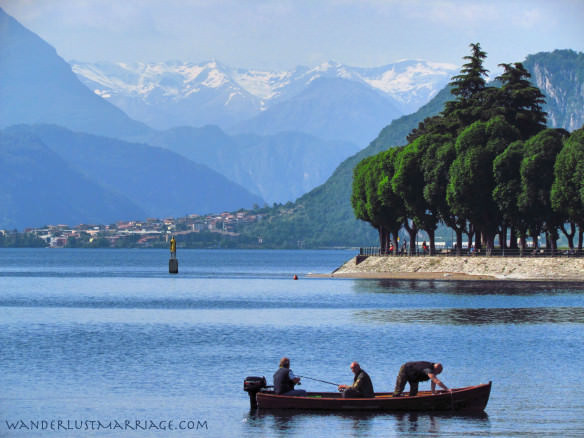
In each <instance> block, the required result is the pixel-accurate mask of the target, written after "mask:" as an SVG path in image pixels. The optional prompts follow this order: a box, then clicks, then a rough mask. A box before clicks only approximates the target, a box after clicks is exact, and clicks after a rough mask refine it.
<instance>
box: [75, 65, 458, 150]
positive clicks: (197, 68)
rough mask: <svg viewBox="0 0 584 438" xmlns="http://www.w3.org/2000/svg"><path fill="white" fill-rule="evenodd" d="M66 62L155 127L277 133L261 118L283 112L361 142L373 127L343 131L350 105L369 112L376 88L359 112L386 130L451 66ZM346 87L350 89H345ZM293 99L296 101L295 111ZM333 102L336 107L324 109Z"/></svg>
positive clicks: (298, 123) (424, 98)
mask: <svg viewBox="0 0 584 438" xmlns="http://www.w3.org/2000/svg"><path fill="white" fill-rule="evenodd" d="M71 64H72V66H73V70H74V71H75V73H76V74H77V75H78V76H79V78H80V79H81V80H82V81H83V83H85V84H86V85H87V86H88V87H89V88H90V89H91V90H93V91H94V92H95V93H96V94H97V95H99V96H101V97H103V98H104V99H106V100H109V101H110V102H112V103H113V104H115V105H116V106H118V107H119V108H121V109H123V110H124V111H125V112H126V113H127V114H129V115H130V116H131V117H134V118H135V119H137V120H140V121H143V122H145V123H148V124H149V125H150V126H153V127H155V128H159V129H166V128H172V127H176V126H195V127H200V126H203V125H206V124H216V125H218V126H220V127H222V128H223V129H229V128H233V127H236V129H237V131H239V132H242V131H249V132H263V133H274V132H276V131H275V130H270V127H269V126H267V125H265V124H263V123H262V121H263V120H264V119H265V120H266V123H268V121H271V120H274V119H276V120H277V119H282V121H283V116H282V115H281V114H282V112H284V113H286V114H287V116H288V117H291V118H290V119H289V125H287V126H283V127H282V128H280V127H278V129H280V130H285V131H290V130H295V129H296V130H300V131H302V132H305V133H309V134H312V135H317V136H319V137H324V135H323V134H322V133H321V132H318V131H316V132H315V131H314V130H312V129H297V128H304V126H305V125H304V124H303V123H302V121H304V120H306V119H308V120H310V121H311V123H312V125H314V126H321V127H327V126H336V127H337V129H336V130H334V136H332V137H330V136H326V137H327V138H335V139H344V140H348V141H358V142H359V143H361V144H364V143H365V142H368V141H369V140H370V139H371V138H373V137H374V136H375V135H376V134H377V131H378V128H375V129H374V131H370V132H366V130H367V129H370V126H369V125H366V126H363V127H362V129H361V131H362V133H361V134H360V136H359V137H356V136H355V135H354V132H353V131H352V130H351V129H353V128H352V127H351V129H349V130H348V131H347V132H345V130H344V126H343V121H346V120H353V119H356V117H355V114H354V113H355V111H356V109H355V108H354V102H357V101H362V102H364V103H363V105H361V107H360V108H359V109H360V110H363V109H366V106H367V105H366V104H365V103H367V102H372V96H373V94H372V93H374V94H375V96H376V98H375V99H373V102H374V104H373V108H372V109H370V110H367V111H366V113H365V115H364V116H362V117H363V118H364V119H365V120H368V119H372V118H375V117H377V118H376V123H373V126H375V127H383V126H385V125H386V124H387V123H388V122H389V121H391V119H392V118H394V117H397V116H399V115H402V114H404V113H409V112H411V111H414V110H416V109H417V108H419V107H420V106H421V105H423V104H424V103H426V102H428V101H429V100H430V99H431V98H432V97H433V96H434V95H435V94H436V93H437V92H438V91H439V90H440V89H441V88H442V87H443V86H444V85H445V84H446V83H447V82H448V81H449V80H450V77H451V75H452V73H453V72H454V71H455V66H452V65H448V64H438V63H431V62H426V61H411V60H409V61H401V62H398V63H395V64H390V65H386V66H383V67H377V68H358V67H348V66H344V65H341V64H338V63H334V62H328V63H324V64H322V65H319V66H317V67H314V68H307V67H297V68H296V69H294V70H292V71H284V72H269V71H260V70H244V69H236V68H232V67H228V66H225V65H223V64H220V63H218V62H216V61H212V62H207V63H201V64H192V63H184V62H168V63H158V64H143V63H134V64H126V63H117V64H114V63H83V62H78V61H72V62H71ZM318 79H321V80H322V79H343V81H337V82H334V81H333V83H335V84H336V86H334V87H333V86H330V85H328V86H326V87H323V86H322V84H325V83H326V82H323V81H320V84H321V86H317V87H314V86H313V82H315V81H316V80H318ZM343 86H345V87H347V90H342V87H343ZM337 93H339V94H340V96H339V95H337ZM301 94H304V96H303V97H301ZM316 94H318V101H317V100H315V101H314V102H312V105H311V106H307V105H306V99H307V96H313V97H315V98H316ZM341 96H342V97H345V98H347V100H343V99H342V98H341ZM293 98H296V99H295V100H294V101H293V102H292V104H291V105H288V106H286V107H285V108H286V109H285V110H282V107H278V108H277V110H276V112H277V114H275V115H272V116H267V117H265V118H262V117H260V118H259V119H257V120H254V121H253V124H252V125H250V126H251V127H252V128H253V129H251V128H250V127H248V126H246V123H245V121H247V120H249V119H252V118H254V117H256V116H258V115H259V114H262V113H264V112H269V111H271V110H272V108H274V107H276V106H277V105H280V104H282V103H283V102H289V101H290V100H291V99H293ZM380 102H383V105H381V107H383V110H382V111H379V112H378V113H376V112H374V110H377V109H380ZM294 103H296V104H299V106H298V107H297V108H295V107H294ZM333 107H334V111H333V112H329V111H327V110H329V109H330V108H333ZM307 111H308V114H307V113H306V112H307ZM294 116H296V117H294ZM388 117H389V118H388ZM329 131H330V129H329ZM327 134H328V133H327ZM363 139H366V141H364V140H363Z"/></svg>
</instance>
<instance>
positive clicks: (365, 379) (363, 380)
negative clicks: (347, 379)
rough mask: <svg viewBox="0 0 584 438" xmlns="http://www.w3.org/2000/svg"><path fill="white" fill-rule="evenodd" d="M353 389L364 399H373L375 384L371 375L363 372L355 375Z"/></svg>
mask: <svg viewBox="0 0 584 438" xmlns="http://www.w3.org/2000/svg"><path fill="white" fill-rule="evenodd" d="M351 388H352V389H354V390H355V391H357V392H359V393H360V394H361V395H362V396H363V397H373V383H371V378H370V377H369V374H367V373H366V372H365V371H363V370H361V371H359V373H357V374H356V375H355V378H354V379H353V385H351Z"/></svg>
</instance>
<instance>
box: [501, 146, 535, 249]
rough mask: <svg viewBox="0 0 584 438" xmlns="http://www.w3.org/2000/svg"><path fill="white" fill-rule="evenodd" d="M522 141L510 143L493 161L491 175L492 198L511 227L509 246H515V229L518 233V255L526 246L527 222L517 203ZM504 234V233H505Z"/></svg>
mask: <svg viewBox="0 0 584 438" xmlns="http://www.w3.org/2000/svg"><path fill="white" fill-rule="evenodd" d="M523 151H524V146H523V142H522V141H520V140H518V141H514V142H513V143H511V144H510V145H509V146H508V147H507V148H506V149H505V150H504V151H503V152H502V153H500V154H499V155H497V157H496V158H495V160H494V161H493V176H494V179H495V188H494V189H493V199H494V201H495V203H496V204H497V207H498V208H499V210H500V211H501V215H502V218H503V221H504V224H505V225H506V226H508V227H510V229H511V233H510V241H511V242H510V243H511V248H516V239H515V231H517V233H519V239H520V245H519V248H520V255H523V253H524V251H525V248H526V238H527V228H528V224H527V222H526V221H525V218H524V217H523V215H522V213H521V211H520V209H519V206H518V204H517V200H518V196H519V193H520V192H521V175H520V173H519V169H520V168H521V161H522V160H523V155H524V152H523ZM505 234H506V233H505Z"/></svg>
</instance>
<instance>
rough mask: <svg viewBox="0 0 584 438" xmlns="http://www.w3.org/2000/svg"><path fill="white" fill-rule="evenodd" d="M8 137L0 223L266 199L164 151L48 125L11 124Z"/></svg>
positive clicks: (198, 209)
mask: <svg viewBox="0 0 584 438" xmlns="http://www.w3.org/2000/svg"><path fill="white" fill-rule="evenodd" d="M3 135H5V136H6V137H7V138H8V140H6V141H5V144H6V146H5V147H3V148H2V149H0V175H3V178H4V175H6V176H5V178H7V179H8V180H7V181H4V182H3V184H2V185H1V186H0V207H1V210H0V211H2V216H1V217H0V219H1V220H2V222H0V228H2V227H5V226H17V227H25V226H33V225H39V224H41V225H42V224H46V223H48V222H53V221H54V220H56V219H58V222H62V223H67V224H78V223H87V222H93V223H96V222H97V223H109V222H111V221H114V220H119V219H144V218H146V217H170V216H172V217H178V216H183V215H185V214H190V213H199V214H203V213H211V212H220V211H226V210H228V211H233V210H237V209H239V208H250V207H252V206H253V205H254V204H262V203H263V200H262V199H261V198H260V197H259V196H255V195H252V194H251V193H249V192H248V191H247V190H245V189H244V188H243V187H241V186H239V185H237V184H235V183H233V182H231V181H229V180H227V179H226V178H225V177H224V176H222V175H220V174H218V173H217V172H215V171H213V170H211V169H209V168H207V167H206V166H203V165H200V164H196V163H194V162H192V161H190V160H187V159H185V158H184V157H182V156H180V155H178V154H175V153H173V152H171V151H168V150H166V149H162V148H158V147H152V146H148V145H144V144H136V143H128V142H124V141H121V140H115V139H112V138H107V137H99V136H95V135H90V134H81V133H75V132H72V131H69V130H67V129H64V128H60V127H57V126H50V125H37V126H27V125H19V126H13V127H10V128H7V129H5V130H4V131H3ZM41 198H42V199H41ZM39 199H40V200H41V201H42V202H37V201H36V200H39ZM3 202H6V203H5V204H2V203H3ZM28 204H34V205H30V206H29V205H28ZM40 206H42V207H43V208H40Z"/></svg>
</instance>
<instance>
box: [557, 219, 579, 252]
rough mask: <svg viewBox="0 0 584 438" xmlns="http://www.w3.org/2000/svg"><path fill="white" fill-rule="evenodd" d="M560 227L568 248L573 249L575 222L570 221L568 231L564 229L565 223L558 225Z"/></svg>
mask: <svg viewBox="0 0 584 438" xmlns="http://www.w3.org/2000/svg"><path fill="white" fill-rule="evenodd" d="M560 228H561V229H562V233H564V236H566V239H568V246H569V248H570V250H574V236H575V234H576V224H575V223H574V222H570V231H569V232H568V230H566V224H562V226H561V227H560Z"/></svg>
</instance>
